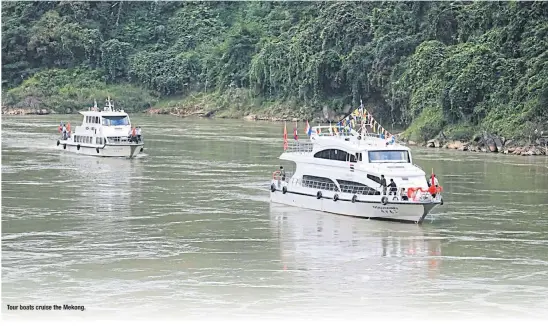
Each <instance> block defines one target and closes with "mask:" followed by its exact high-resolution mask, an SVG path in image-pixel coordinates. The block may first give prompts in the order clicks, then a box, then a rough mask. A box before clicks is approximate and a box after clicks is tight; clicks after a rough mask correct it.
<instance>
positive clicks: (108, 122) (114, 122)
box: [103, 116, 129, 126]
mask: <svg viewBox="0 0 548 326" xmlns="http://www.w3.org/2000/svg"><path fill="white" fill-rule="evenodd" d="M103 126H129V119H128V117H127V116H118V117H116V116H114V117H103Z"/></svg>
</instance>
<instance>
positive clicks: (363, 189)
mask: <svg viewBox="0 0 548 326" xmlns="http://www.w3.org/2000/svg"><path fill="white" fill-rule="evenodd" d="M337 182H338V183H339V185H340V186H341V192H346V193H351V194H358V195H377V196H378V195H380V194H381V193H380V192H379V191H377V190H375V189H373V188H371V187H368V186H366V185H364V184H363V183H359V182H354V181H348V180H339V179H337Z"/></svg>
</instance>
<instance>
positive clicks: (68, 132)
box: [67, 122, 70, 138]
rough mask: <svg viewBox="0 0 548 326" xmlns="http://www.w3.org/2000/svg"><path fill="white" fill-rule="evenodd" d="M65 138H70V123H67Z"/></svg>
mask: <svg viewBox="0 0 548 326" xmlns="http://www.w3.org/2000/svg"><path fill="white" fill-rule="evenodd" d="M67 136H68V138H70V122H68V123H67Z"/></svg>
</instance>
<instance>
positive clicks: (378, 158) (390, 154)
mask: <svg viewBox="0 0 548 326" xmlns="http://www.w3.org/2000/svg"><path fill="white" fill-rule="evenodd" d="M368 155H369V162H370V163H378V162H390V163H396V162H400V163H410V160H409V152H407V151H398V150H390V151H369V152H368Z"/></svg>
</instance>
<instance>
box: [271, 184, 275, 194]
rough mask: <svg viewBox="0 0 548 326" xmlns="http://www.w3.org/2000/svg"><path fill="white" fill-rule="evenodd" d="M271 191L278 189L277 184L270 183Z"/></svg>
mask: <svg viewBox="0 0 548 326" xmlns="http://www.w3.org/2000/svg"><path fill="white" fill-rule="evenodd" d="M270 191H271V192H275V191H276V186H275V185H274V184H273V183H271V184H270Z"/></svg>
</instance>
